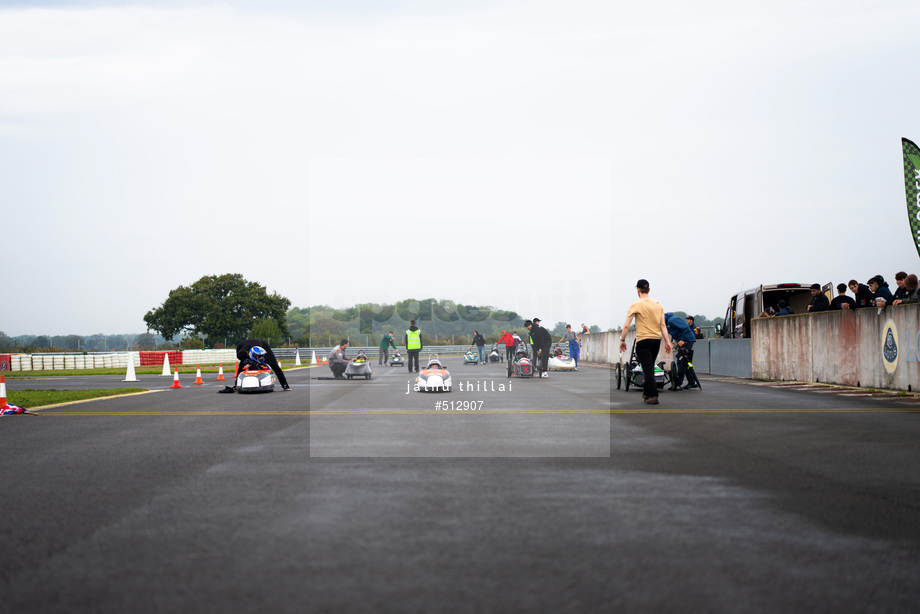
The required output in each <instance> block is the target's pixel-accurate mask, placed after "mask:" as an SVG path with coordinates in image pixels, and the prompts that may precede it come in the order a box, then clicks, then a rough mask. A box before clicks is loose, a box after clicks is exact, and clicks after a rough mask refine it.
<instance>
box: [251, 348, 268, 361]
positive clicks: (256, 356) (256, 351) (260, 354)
mask: <svg viewBox="0 0 920 614" xmlns="http://www.w3.org/2000/svg"><path fill="white" fill-rule="evenodd" d="M267 353H268V352H266V351H265V350H264V349H262V348H261V347H259V346H258V345H254V346H252V349H251V350H249V358H251V359H252V360H254V361H256V362H257V363H259V364H260V365H261V364H263V363H264V362H265V356H266V354H267Z"/></svg>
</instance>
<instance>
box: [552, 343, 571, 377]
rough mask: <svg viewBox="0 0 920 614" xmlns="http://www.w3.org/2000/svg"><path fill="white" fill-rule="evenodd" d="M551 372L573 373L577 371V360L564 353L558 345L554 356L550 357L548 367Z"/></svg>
mask: <svg viewBox="0 0 920 614" xmlns="http://www.w3.org/2000/svg"><path fill="white" fill-rule="evenodd" d="M547 366H548V367H549V370H550V371H573V370H574V369H575V359H574V358H572V357H571V356H566V355H565V354H563V353H562V348H561V347H559V344H558V343H557V344H556V348H555V349H554V350H553V353H552V355H551V356H550V357H549V364H548V365H547Z"/></svg>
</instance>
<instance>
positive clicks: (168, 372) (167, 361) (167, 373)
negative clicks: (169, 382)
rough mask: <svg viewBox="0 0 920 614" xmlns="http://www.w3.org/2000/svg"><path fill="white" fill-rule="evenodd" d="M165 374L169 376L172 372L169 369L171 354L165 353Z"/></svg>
mask: <svg viewBox="0 0 920 614" xmlns="http://www.w3.org/2000/svg"><path fill="white" fill-rule="evenodd" d="M163 375H165V376H166V377H169V376H170V375H172V373H171V372H170V370H169V354H167V353H165V352H164V353H163Z"/></svg>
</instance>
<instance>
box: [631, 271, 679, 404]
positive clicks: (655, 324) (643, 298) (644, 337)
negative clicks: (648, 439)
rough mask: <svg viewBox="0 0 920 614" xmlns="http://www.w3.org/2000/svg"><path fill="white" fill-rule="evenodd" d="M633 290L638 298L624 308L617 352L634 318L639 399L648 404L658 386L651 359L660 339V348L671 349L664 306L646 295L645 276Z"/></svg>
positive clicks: (655, 399) (647, 286)
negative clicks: (640, 386)
mask: <svg viewBox="0 0 920 614" xmlns="http://www.w3.org/2000/svg"><path fill="white" fill-rule="evenodd" d="M636 293H637V294H638V295H639V300H638V301H636V302H635V303H633V304H632V305H630V306H629V309H628V310H627V311H626V321H625V322H624V323H623V328H622V332H621V333H620V351H621V352H625V351H626V335H627V334H628V333H629V327H630V325H631V324H632V321H633V318H635V319H636V344H635V346H634V347H635V350H636V359H637V360H638V361H639V364H640V365H642V374H643V378H644V379H643V383H644V388H645V391H644V392H643V393H642V398H643V399H644V400H645V402H646V403H648V404H649V405H658V386H657V385H656V384H655V358H656V357H657V356H658V350H659V348H660V347H661V342H662V341H664V351H665V352H666V353H667V352H670V351H671V340H670V336H671V335H670V334H669V333H668V327H667V325H666V324H665V321H664V309H663V308H662V307H661V304H660V303H659V302H658V301H655V300H652V299H650V298H649V296H648V295H649V283H648V280H646V279H640V280H639V281H637V282H636Z"/></svg>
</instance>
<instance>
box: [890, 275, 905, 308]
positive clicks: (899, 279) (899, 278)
mask: <svg viewBox="0 0 920 614" xmlns="http://www.w3.org/2000/svg"><path fill="white" fill-rule="evenodd" d="M905 279H907V273H905V272H904V271H898V272H897V273H895V274H894V283H896V284H898V289H897V290H895V291H894V294H892V295H891V299H892V301H891V302H892V304H894V301H896V300H898V299H904V298H905V297H906V296H907V295H908V292H907V290H905V289H904V280H905Z"/></svg>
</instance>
